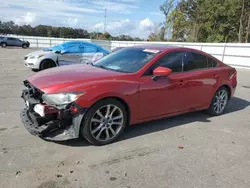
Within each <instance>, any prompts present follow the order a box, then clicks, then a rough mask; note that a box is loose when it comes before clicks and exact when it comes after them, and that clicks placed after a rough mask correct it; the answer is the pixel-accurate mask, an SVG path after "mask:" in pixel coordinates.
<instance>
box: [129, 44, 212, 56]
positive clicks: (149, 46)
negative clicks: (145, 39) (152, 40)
mask: <svg viewBox="0 0 250 188" xmlns="http://www.w3.org/2000/svg"><path fill="white" fill-rule="evenodd" d="M131 47H132V48H144V49H150V50H159V51H164V52H165V51H168V50H188V51H190V52H196V53H200V54H203V55H208V54H207V53H205V52H204V51H201V50H198V49H194V48H187V47H182V46H173V45H171V44H143V45H136V46H131Z"/></svg>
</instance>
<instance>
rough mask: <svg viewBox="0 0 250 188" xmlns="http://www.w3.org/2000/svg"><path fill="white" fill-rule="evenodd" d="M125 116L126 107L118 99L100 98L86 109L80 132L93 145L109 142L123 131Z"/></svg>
mask: <svg viewBox="0 0 250 188" xmlns="http://www.w3.org/2000/svg"><path fill="white" fill-rule="evenodd" d="M127 117H128V116H127V112H126V109H125V107H124V105H123V104H122V103H120V102H119V101H117V100H115V99H106V100H101V101H99V102H97V103H96V104H94V105H93V106H92V107H91V108H90V109H89V110H88V111H87V113H86V115H85V116H84V119H83V121H82V126H81V129H80V134H81V135H82V136H83V137H84V138H85V139H86V140H88V141H89V142H90V143H91V144H93V145H97V146H100V145H106V144H110V143H112V142H114V141H115V140H117V138H118V137H119V136H120V135H121V134H122V133H123V131H124V129H125V127H126V124H127Z"/></svg>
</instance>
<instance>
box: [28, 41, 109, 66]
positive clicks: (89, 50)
mask: <svg viewBox="0 0 250 188" xmlns="http://www.w3.org/2000/svg"><path fill="white" fill-rule="evenodd" d="M109 53H110V52H109V51H107V50H105V49H103V48H102V47H101V46H98V45H96V44H94V43H90V42H82V41H70V42H65V43H62V44H60V45H57V46H53V47H51V48H47V49H43V50H39V51H35V52H31V53H29V54H27V55H26V56H25V57H24V65H25V66H26V67H28V68H31V69H32V70H34V71H35V70H44V69H48V68H52V67H56V66H61V65H69V64H78V63H93V62H95V61H97V60H99V59H101V58H102V57H103V56H105V55H107V54H109Z"/></svg>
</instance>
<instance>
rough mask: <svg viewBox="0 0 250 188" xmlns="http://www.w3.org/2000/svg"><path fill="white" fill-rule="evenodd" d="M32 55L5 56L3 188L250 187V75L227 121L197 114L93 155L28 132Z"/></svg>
mask: <svg viewBox="0 0 250 188" xmlns="http://www.w3.org/2000/svg"><path fill="white" fill-rule="evenodd" d="M32 50H36V49H26V50H25V49H18V48H13V49H8V48H7V49H0V91H1V92H0V187H3V188H7V187H18V188H61V187H62V188H80V187H82V188H84V187H91V188H92V187H96V188H101V187H104V188H106V187H107V188H111V187H114V188H118V187H122V188H129V187H130V188H135V187H143V188H152V187H157V188H158V187H162V188H166V187H174V188H189V187H190V188H191V187H192V188H193V187H197V188H203V187H208V188H212V187H213V188H216V187H220V188H221V187H222V188H229V187H239V188H249V187H250V147H249V146H250V106H249V105H250V79H249V76H250V70H246V69H237V71H238V87H237V91H236V94H235V97H234V98H232V99H231V101H230V103H229V105H228V107H227V110H226V113H225V114H224V115H222V116H219V117H209V116H208V115H207V114H206V113H204V112H197V113H190V114H186V115H181V116H178V117H173V118H169V119H164V120H159V121H154V122H149V123H144V124H140V125H135V126H133V127H130V128H128V129H127V130H126V132H125V134H124V136H123V137H121V139H120V140H119V141H117V142H115V143H113V144H110V145H107V146H102V147H95V146H91V145H89V144H88V143H87V142H86V141H84V140H73V141H67V142H60V143H54V142H47V141H44V140H41V139H40V138H38V137H34V136H32V135H30V134H29V133H28V132H27V131H26V130H25V128H24V127H23V125H22V123H21V121H20V118H19V111H20V109H21V108H23V106H24V104H23V101H22V99H21V98H20V95H21V90H22V88H23V85H22V81H23V80H24V79H25V78H26V77H27V76H29V75H31V74H34V73H33V72H32V71H30V70H29V69H27V68H25V67H24V66H23V56H24V55H25V54H27V53H28V52H30V51H32Z"/></svg>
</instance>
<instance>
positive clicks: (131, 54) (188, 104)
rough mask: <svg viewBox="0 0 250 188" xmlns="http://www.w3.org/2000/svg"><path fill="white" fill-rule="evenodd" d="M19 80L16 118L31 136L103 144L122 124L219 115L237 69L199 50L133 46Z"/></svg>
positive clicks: (234, 83)
mask: <svg viewBox="0 0 250 188" xmlns="http://www.w3.org/2000/svg"><path fill="white" fill-rule="evenodd" d="M24 85H25V86H26V88H25V89H24V90H23V92H22V98H23V99H24V102H25V104H26V105H25V108H24V109H23V110H22V111H21V119H22V122H23V124H24V125H25V127H26V129H27V130H28V131H29V132H30V133H31V134H33V135H37V136H39V137H42V138H43V139H45V140H54V141H60V140H69V139H75V138H78V137H80V136H83V137H84V138H86V139H87V140H88V141H89V142H90V143H92V144H94V145H104V144H109V143H111V142H113V141H115V140H117V138H118V137H119V136H120V135H121V134H122V133H123V131H124V129H125V128H126V127H127V126H129V125H133V124H137V123H141V122H146V121H151V120H156V119H160V118H166V117H170V116H175V115H178V114H183V113H187V112H193V111H200V110H207V112H208V113H210V114H211V115H220V114H222V113H223V112H224V110H225V109H226V106H227V104H228V101H229V100H230V98H231V97H232V96H233V95H234V93H235V89H236V86H237V72H236V70H235V69H234V68H232V67H230V66H228V65H226V64H224V63H223V62H221V61H220V60H218V59H216V58H215V57H213V56H211V55H209V54H207V53H205V52H202V51H199V50H194V49H189V48H180V47H166V46H136V47H128V48H123V49H120V50H117V51H115V52H113V53H111V54H109V55H107V56H106V57H104V58H102V59H100V60H99V61H97V62H95V63H93V64H82V65H80V64H78V65H69V66H62V67H56V68H52V69H48V70H44V71H41V72H39V73H36V74H34V75H32V76H31V77H29V78H28V79H27V80H25V81H24ZM141 126H143V125H141Z"/></svg>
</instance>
